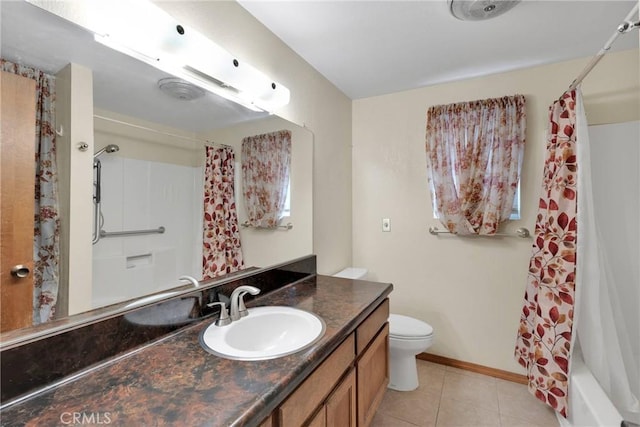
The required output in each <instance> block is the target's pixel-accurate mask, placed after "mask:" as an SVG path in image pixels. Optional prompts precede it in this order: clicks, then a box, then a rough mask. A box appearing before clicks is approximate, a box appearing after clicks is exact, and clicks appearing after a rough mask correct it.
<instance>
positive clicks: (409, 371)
mask: <svg viewBox="0 0 640 427" xmlns="http://www.w3.org/2000/svg"><path fill="white" fill-rule="evenodd" d="M387 388H390V389H391V390H397V391H412V390H415V389H417V388H418V367H417V366H416V357H415V355H413V354H408V355H402V354H398V353H395V354H393V352H392V354H391V357H390V360H389V385H388V386H387Z"/></svg>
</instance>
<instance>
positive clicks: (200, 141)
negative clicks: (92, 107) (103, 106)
mask: <svg viewBox="0 0 640 427" xmlns="http://www.w3.org/2000/svg"><path fill="white" fill-rule="evenodd" d="M93 117H94V118H96V119H100V120H106V121H108V122H113V123H118V124H120V125H125V126H130V127H133V128H136V129H141V130H146V131H149V132H154V133H157V134H160V135H165V136H170V137H173V138H181V139H186V140H187V141H192V142H198V143H200V144H204V145H209V146H217V147H231V146H230V145H226V144H219V143H217V142H213V141H206V140H201V139H196V138H191V137H189V136H183V135H178V134H176V133H170V132H164V131H160V130H157V129H153V128H150V127H146V126H141V125H136V124H135V123H129V122H125V121H122V120H117V119H112V118H111V117H105V116H101V115H99V114H94V115H93Z"/></svg>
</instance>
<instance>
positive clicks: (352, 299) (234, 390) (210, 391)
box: [1, 276, 392, 426]
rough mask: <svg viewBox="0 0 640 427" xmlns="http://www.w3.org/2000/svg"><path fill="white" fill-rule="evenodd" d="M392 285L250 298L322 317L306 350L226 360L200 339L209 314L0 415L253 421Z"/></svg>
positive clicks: (15, 420) (300, 289) (44, 420)
mask: <svg viewBox="0 0 640 427" xmlns="http://www.w3.org/2000/svg"><path fill="white" fill-rule="evenodd" d="M391 290H392V285H391V284H385V283H374V282H366V281H360V280H350V279H341V278H335V277H329V276H314V277H312V278H309V279H306V280H303V281H300V282H297V283H293V284H291V285H288V286H285V287H283V288H281V289H278V290H276V291H274V292H271V293H269V294H267V295H265V296H264V297H262V298H258V299H256V300H255V301H254V304H251V305H252V306H261V305H287V306H292V307H296V308H300V309H303V310H307V311H311V312H313V313H316V314H318V315H319V316H320V317H322V318H323V320H324V321H325V323H326V332H325V335H324V336H323V337H322V339H321V340H320V341H318V342H317V343H316V344H315V345H313V346H312V347H310V348H308V349H306V350H304V351H301V352H298V353H294V354H292V355H289V356H285V357H281V358H277V359H272V360H264V361H250V362H245V361H236V360H229V359H223V358H220V357H217V356H215V355H212V354H210V353H208V352H206V351H205V350H204V349H203V348H202V347H201V346H200V344H199V341H198V338H199V334H200V333H201V332H202V331H203V330H204V329H206V328H207V327H208V326H209V325H210V324H211V323H212V320H206V321H202V322H200V323H197V324H194V325H192V326H189V327H187V328H184V329H181V330H180V331H178V332H176V333H174V334H172V335H169V336H167V337H164V338H162V339H160V340H158V341H155V342H152V343H150V344H149V345H146V346H143V347H141V348H139V349H136V350H135V351H132V352H131V353H128V354H126V355H124V356H121V357H118V358H116V359H113V360H110V361H108V362H107V363H105V364H103V365H101V366H100V367H98V368H96V369H94V370H92V371H90V372H87V373H85V374H83V375H81V376H79V377H78V378H75V379H73V380H71V381H69V382H67V383H65V384H63V385H60V386H58V387H56V388H53V389H51V390H48V391H43V392H41V393H39V394H37V395H35V396H33V397H32V398H30V399H28V400H25V401H23V402H20V403H18V404H15V405H13V406H9V407H8V408H6V409H4V410H3V411H2V414H1V416H2V419H1V423H2V425H6V426H14V425H33V426H43V425H47V426H53V425H69V424H73V423H71V422H70V421H71V420H72V417H74V416H76V417H80V418H82V417H84V418H85V421H86V420H89V419H92V421H93V424H110V425H127V426H134V425H139V426H142V425H145V426H151V425H161V426H162V425H188V426H205V425H206V426H231V425H233V426H244V425H258V424H259V423H260V422H261V421H262V420H263V419H264V418H265V417H266V416H268V415H269V414H270V413H271V412H272V411H273V410H274V409H275V408H277V407H278V406H279V405H280V404H281V403H282V402H283V401H284V399H285V398H286V397H287V396H288V395H289V394H290V393H291V392H292V391H293V390H294V389H295V388H296V387H297V386H298V385H299V384H300V383H302V381H304V379H305V378H306V377H307V376H308V375H309V374H310V373H311V372H312V371H313V370H314V369H315V368H316V367H317V366H318V365H319V364H320V363H321V362H322V361H323V360H324V358H325V357H326V356H328V355H329V354H330V353H331V352H332V351H333V350H334V349H335V348H337V346H338V345H339V344H340V343H341V342H342V341H343V340H344V339H345V338H346V337H347V336H348V335H349V334H350V333H351V332H353V331H354V330H355V328H356V326H357V325H358V324H359V323H360V322H362V321H363V320H364V319H365V318H366V316H368V315H369V314H370V313H371V312H372V311H373V310H374V309H375V308H376V307H377V305H378V304H379V303H381V302H382V301H383V300H384V299H385V298H386V297H387V296H388V294H389V293H390V292H391ZM78 421H82V420H81V419H79V420H78ZM78 423H80V422H78ZM85 424H87V423H86V422H85Z"/></svg>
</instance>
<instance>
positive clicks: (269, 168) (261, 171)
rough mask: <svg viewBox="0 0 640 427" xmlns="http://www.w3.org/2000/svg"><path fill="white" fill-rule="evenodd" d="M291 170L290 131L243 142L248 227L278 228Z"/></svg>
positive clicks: (260, 136) (255, 137)
mask: <svg viewBox="0 0 640 427" xmlns="http://www.w3.org/2000/svg"><path fill="white" fill-rule="evenodd" d="M290 170H291V131H289V130H280V131H276V132H270V133H265V134H262V135H255V136H250V137H246V138H244V139H243V140H242V184H243V195H244V203H245V207H246V210H247V216H248V220H247V222H248V225H250V226H252V227H260V228H274V227H277V225H278V221H279V220H280V219H281V218H282V216H283V213H284V209H285V203H286V199H287V193H288V189H289V175H290Z"/></svg>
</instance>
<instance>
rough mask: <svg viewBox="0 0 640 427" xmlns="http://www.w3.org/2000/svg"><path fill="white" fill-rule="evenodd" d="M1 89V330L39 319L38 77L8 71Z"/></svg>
mask: <svg viewBox="0 0 640 427" xmlns="http://www.w3.org/2000/svg"><path fill="white" fill-rule="evenodd" d="M0 92H1V97H2V104H1V108H2V110H1V114H2V142H1V145H0V177H1V178H0V242H1V243H0V294H1V295H2V297H1V300H0V306H1V307H2V311H1V313H2V314H1V315H0V319H1V320H0V331H2V332H4V331H9V330H12V329H18V328H24V327H26V326H31V324H32V319H33V209H34V194H35V193H34V191H35V160H34V159H35V157H34V156H35V139H36V136H35V131H36V82H35V80H32V79H28V78H26V77H21V76H18V75H16V74H12V73H7V72H2V80H1V83H0ZM18 266H24V269H23V270H22V271H20V273H21V274H20V275H22V274H23V272H24V271H28V273H25V274H26V275H25V277H17V275H15V274H12V269H14V267H18ZM25 269H26V270H25ZM16 272H17V270H16Z"/></svg>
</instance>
